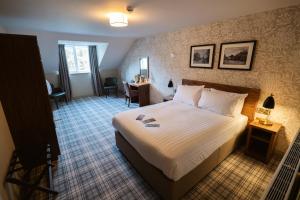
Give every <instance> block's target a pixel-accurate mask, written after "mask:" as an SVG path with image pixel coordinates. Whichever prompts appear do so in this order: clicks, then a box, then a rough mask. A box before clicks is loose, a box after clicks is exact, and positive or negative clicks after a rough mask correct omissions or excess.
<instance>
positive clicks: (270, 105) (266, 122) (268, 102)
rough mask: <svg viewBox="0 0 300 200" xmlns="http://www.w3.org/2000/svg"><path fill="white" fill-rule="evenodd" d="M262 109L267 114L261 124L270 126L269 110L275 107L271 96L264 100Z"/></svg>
mask: <svg viewBox="0 0 300 200" xmlns="http://www.w3.org/2000/svg"><path fill="white" fill-rule="evenodd" d="M263 107H264V108H266V110H267V112H266V114H267V117H266V119H265V120H264V121H263V122H262V123H263V124H264V125H269V126H271V125H272V122H271V121H270V120H269V118H270V115H271V109H273V108H274V107H275V100H274V97H273V94H271V95H270V96H268V97H267V98H266V100H265V101H264V103H263Z"/></svg>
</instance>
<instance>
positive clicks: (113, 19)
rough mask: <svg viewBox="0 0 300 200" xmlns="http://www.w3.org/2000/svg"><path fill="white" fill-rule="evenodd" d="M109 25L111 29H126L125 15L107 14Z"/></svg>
mask: <svg viewBox="0 0 300 200" xmlns="http://www.w3.org/2000/svg"><path fill="white" fill-rule="evenodd" d="M109 24H110V25H111V26H113V27H126V26H128V18H127V15H126V14H124V13H121V12H115V13H111V14H109Z"/></svg>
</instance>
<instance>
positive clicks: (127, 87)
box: [123, 81, 130, 97]
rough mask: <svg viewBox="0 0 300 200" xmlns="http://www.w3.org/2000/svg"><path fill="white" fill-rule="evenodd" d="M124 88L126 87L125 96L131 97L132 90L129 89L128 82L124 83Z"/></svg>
mask: <svg viewBox="0 0 300 200" xmlns="http://www.w3.org/2000/svg"><path fill="white" fill-rule="evenodd" d="M123 86H124V90H125V95H126V96H128V97H130V88H129V84H128V83H127V82H126V81H123Z"/></svg>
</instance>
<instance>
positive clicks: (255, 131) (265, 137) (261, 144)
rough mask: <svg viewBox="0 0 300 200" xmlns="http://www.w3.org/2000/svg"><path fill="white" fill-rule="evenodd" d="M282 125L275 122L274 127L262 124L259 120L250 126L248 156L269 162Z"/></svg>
mask: <svg viewBox="0 0 300 200" xmlns="http://www.w3.org/2000/svg"><path fill="white" fill-rule="evenodd" d="M281 127H282V125H281V124H279V123H275V122H273V125H272V126H266V125H263V124H260V123H259V122H258V121H257V120H255V121H253V122H251V123H250V124H249V131H248V136H247V149H246V154H247V155H249V156H252V157H254V158H256V159H258V160H261V161H263V162H265V163H267V162H269V160H270V158H271V156H272V153H273V150H274V147H275V144H276V140H277V136H278V132H279V130H280V128H281Z"/></svg>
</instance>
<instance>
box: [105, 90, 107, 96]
mask: <svg viewBox="0 0 300 200" xmlns="http://www.w3.org/2000/svg"><path fill="white" fill-rule="evenodd" d="M105 98H107V89H106V90H105Z"/></svg>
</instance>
